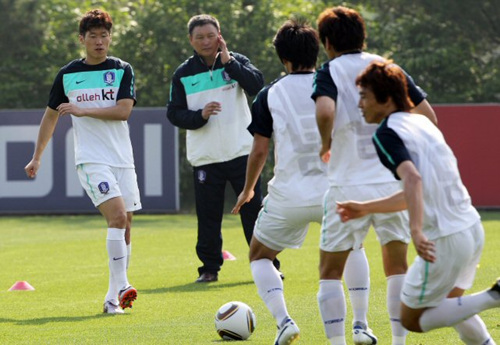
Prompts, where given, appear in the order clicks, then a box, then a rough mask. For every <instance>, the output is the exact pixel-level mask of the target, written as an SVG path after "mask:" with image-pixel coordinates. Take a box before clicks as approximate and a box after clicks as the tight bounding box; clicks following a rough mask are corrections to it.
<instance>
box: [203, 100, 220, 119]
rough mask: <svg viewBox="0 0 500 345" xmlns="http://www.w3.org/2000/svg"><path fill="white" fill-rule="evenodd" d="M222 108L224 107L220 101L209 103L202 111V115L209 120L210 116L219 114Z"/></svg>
mask: <svg viewBox="0 0 500 345" xmlns="http://www.w3.org/2000/svg"><path fill="white" fill-rule="evenodd" d="M221 110H222V107H221V104H220V103H219V102H210V103H207V104H206V105H205V107H204V108H203V110H202V111H201V117H203V118H204V119H205V120H208V118H209V117H210V116H212V115H217V114H218V113H219V112H220V111H221Z"/></svg>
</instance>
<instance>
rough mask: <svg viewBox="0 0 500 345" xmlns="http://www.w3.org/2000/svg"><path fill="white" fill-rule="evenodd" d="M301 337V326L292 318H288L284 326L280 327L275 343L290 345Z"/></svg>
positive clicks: (276, 344) (277, 344) (275, 344)
mask: <svg viewBox="0 0 500 345" xmlns="http://www.w3.org/2000/svg"><path fill="white" fill-rule="evenodd" d="M299 337H300V330H299V327H297V325H296V324H295V322H293V320H292V319H289V318H287V319H286V320H285V322H284V324H283V326H281V327H278V334H276V339H275V340H274V345H290V344H292V343H293V342H294V341H295V340H298V339H299Z"/></svg>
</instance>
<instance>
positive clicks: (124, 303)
mask: <svg viewBox="0 0 500 345" xmlns="http://www.w3.org/2000/svg"><path fill="white" fill-rule="evenodd" d="M136 298H137V290H136V289H134V288H133V287H132V286H130V285H129V286H128V287H126V288H124V289H122V290H120V292H119V294H118V300H119V301H120V307H122V308H123V309H125V308H132V302H134V301H135V299H136Z"/></svg>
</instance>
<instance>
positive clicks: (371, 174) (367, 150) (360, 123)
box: [313, 52, 424, 186]
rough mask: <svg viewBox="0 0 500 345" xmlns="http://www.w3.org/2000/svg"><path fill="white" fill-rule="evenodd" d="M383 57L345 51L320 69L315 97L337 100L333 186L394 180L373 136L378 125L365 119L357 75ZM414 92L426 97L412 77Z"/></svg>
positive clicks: (418, 99)
mask: <svg viewBox="0 0 500 345" xmlns="http://www.w3.org/2000/svg"><path fill="white" fill-rule="evenodd" d="M374 60H383V58H382V57H381V56H378V55H374V54H369V53H365V52H354V53H348V54H344V55H341V56H339V57H337V58H335V59H333V60H331V61H329V62H328V63H326V64H325V65H324V66H323V68H322V69H320V70H319V71H318V74H317V76H316V79H315V90H314V93H313V98H314V99H316V98H317V97H318V96H322V95H326V96H330V97H332V98H333V99H334V100H335V118H334V123H333V133H332V145H331V158H330V163H329V168H328V177H329V181H330V185H331V186H352V185H362V184H367V183H370V184H372V183H386V182H392V181H394V178H393V177H392V176H391V174H390V173H389V172H388V171H387V169H384V167H383V166H382V165H381V164H380V162H379V160H378V158H377V153H376V152H375V147H374V146H373V143H372V140H371V138H372V136H373V134H374V133H375V130H376V129H377V125H375V124H368V123H366V122H365V120H364V118H363V115H362V113H361V111H360V109H359V108H358V104H359V91H358V88H357V86H356V83H355V80H356V77H357V76H358V75H359V74H360V72H362V71H363V70H364V69H365V68H366V67H367V66H368V65H369V64H370V63H371V62H372V61H374ZM409 87H411V88H412V91H415V92H411V93H410V95H413V94H416V95H417V96H416V97H415V99H414V98H413V97H412V100H413V101H414V103H415V104H418V103H420V102H421V101H422V99H424V94H423V92H421V93H420V92H419V91H416V88H417V87H416V86H415V85H414V84H413V82H412V81H411V80H409Z"/></svg>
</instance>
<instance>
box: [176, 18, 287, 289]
mask: <svg viewBox="0 0 500 345" xmlns="http://www.w3.org/2000/svg"><path fill="white" fill-rule="evenodd" d="M187 26H188V33H189V42H190V43H191V46H192V47H193V49H194V55H192V56H191V57H190V58H188V59H187V60H186V61H185V62H183V63H182V64H181V65H180V66H179V67H178V68H177V70H176V71H175V72H174V75H173V77H172V85H171V87H170V100H169V103H168V108H167V118H168V119H169V121H170V122H171V123H172V124H173V125H174V126H177V127H180V128H184V129H186V150H187V159H188V161H189V163H190V164H191V165H192V166H193V181H194V191H195V202H196V215H197V217H198V239H197V243H196V253H197V255H198V258H199V259H200V261H201V262H202V266H201V267H199V268H198V274H199V277H198V279H197V280H196V282H198V283H210V282H215V281H217V280H218V274H219V271H220V269H221V266H222V264H223V263H224V259H223V257H222V232H221V227H222V218H223V211H224V195H225V192H224V191H225V187H226V183H227V182H229V183H230V184H231V186H232V188H233V190H234V192H235V194H236V195H238V194H239V193H240V192H241V190H242V189H243V184H244V183H245V171H246V164H247V159H248V153H249V152H250V149H251V146H252V137H251V135H250V134H249V133H248V132H247V131H246V127H247V126H248V124H249V123H250V120H251V115H250V109H249V107H248V101H247V97H246V95H245V92H246V93H248V94H249V95H250V96H253V95H256V94H257V93H258V92H259V90H260V89H261V88H262V87H263V86H264V78H263V76H262V73H261V72H260V71H259V70H258V69H257V68H256V67H255V66H254V65H252V63H251V62H250V60H249V59H248V58H247V57H246V56H244V55H242V54H238V53H235V52H230V51H229V50H228V47H227V44H226V41H225V40H224V38H223V37H222V34H221V31H220V25H219V21H218V20H217V19H216V18H214V17H212V16H210V15H207V14H200V15H196V16H194V17H192V18H191V19H190V20H189V22H188V25H187ZM261 203H262V194H261V189H260V180H259V183H257V184H256V186H255V197H254V198H253V199H252V201H251V202H249V203H248V204H247V205H245V206H244V207H243V208H242V210H241V223H242V226H243V230H244V232H245V239H246V240H247V243H248V244H250V240H251V239H252V232H253V227H254V224H255V220H256V219H257V215H258V213H259V209H260V206H261ZM274 264H275V265H276V267H277V268H278V269H279V261H277V260H276V261H275V262H274Z"/></svg>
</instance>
